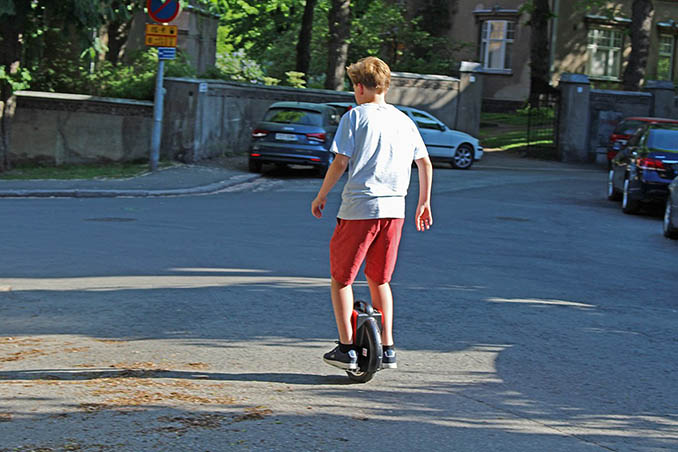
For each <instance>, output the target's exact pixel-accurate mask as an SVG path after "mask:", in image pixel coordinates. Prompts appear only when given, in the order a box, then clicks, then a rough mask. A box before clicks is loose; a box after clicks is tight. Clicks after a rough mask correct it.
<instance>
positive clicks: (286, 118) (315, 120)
mask: <svg viewBox="0 0 678 452" xmlns="http://www.w3.org/2000/svg"><path fill="white" fill-rule="evenodd" d="M264 121H267V122H281V123H284V124H303V125H307V126H321V125H322V123H323V117H322V115H321V114H320V113H318V112H317V111H310V110H299V109H296V108H272V109H270V110H269V111H267V112H266V116H265V117H264Z"/></svg>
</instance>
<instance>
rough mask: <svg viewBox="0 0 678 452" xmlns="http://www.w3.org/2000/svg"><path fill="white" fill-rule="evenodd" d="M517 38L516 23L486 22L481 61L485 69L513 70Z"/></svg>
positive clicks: (505, 21) (484, 24)
mask: <svg viewBox="0 0 678 452" xmlns="http://www.w3.org/2000/svg"><path fill="white" fill-rule="evenodd" d="M514 37H515V22H512V21H508V20H486V21H484V22H483V25H482V28H481V32H480V59H481V60H482V62H483V68H485V69H488V70H496V71H501V72H508V71H510V70H511V49H512V47H513V39H514Z"/></svg>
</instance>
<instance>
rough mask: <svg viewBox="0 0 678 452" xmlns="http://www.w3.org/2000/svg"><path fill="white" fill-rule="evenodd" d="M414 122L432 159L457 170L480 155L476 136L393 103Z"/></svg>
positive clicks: (343, 107) (343, 105)
mask: <svg viewBox="0 0 678 452" xmlns="http://www.w3.org/2000/svg"><path fill="white" fill-rule="evenodd" d="M328 105H331V106H333V107H334V108H336V109H337V110H338V111H339V113H340V114H343V113H345V112H347V111H348V110H350V109H351V108H353V107H355V104H353V103H349V102H330V103H328ZM394 106H395V107H396V108H397V109H399V110H400V111H402V112H403V113H405V114H406V115H407V116H409V117H410V119H412V121H414V123H415V124H416V125H417V128H418V129H419V133H420V134H421V137H422V139H423V140H424V144H425V145H426V149H427V150H428V154H429V156H430V157H431V160H433V161H434V162H436V161H437V162H444V163H449V164H450V165H452V167H453V168H457V169H469V168H470V167H471V166H472V165H473V162H475V161H477V160H480V159H482V158H483V148H482V146H481V145H480V142H479V141H478V139H477V138H474V137H472V136H471V135H469V134H468V133H464V132H460V131H458V130H452V129H450V128H449V127H447V126H446V125H445V124H443V122H442V121H440V120H439V119H438V118H436V117H435V116H433V115H432V114H430V113H427V112H425V111H423V110H419V109H417V108H413V107H404V106H402V105H394Z"/></svg>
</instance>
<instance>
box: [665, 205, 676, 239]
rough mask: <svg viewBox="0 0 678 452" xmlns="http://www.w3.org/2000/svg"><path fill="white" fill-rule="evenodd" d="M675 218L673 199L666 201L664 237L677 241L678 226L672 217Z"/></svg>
mask: <svg viewBox="0 0 678 452" xmlns="http://www.w3.org/2000/svg"><path fill="white" fill-rule="evenodd" d="M672 216H673V206H672V204H671V197H670V196H669V197H668V198H667V199H666V209H664V224H663V229H664V237H668V238H670V239H673V240H676V239H678V226H676V225H675V224H673V221H672V219H671V217H672Z"/></svg>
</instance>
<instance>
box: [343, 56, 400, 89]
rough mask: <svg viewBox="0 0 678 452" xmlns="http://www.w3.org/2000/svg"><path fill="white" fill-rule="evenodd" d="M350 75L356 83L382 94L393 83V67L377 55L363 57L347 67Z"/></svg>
mask: <svg viewBox="0 0 678 452" xmlns="http://www.w3.org/2000/svg"><path fill="white" fill-rule="evenodd" d="M346 72H347V74H348V77H349V78H350V79H351V82H352V83H353V84H354V85H357V84H361V85H363V86H364V87H365V88H370V89H374V90H376V92H377V93H378V94H381V93H383V92H385V91H386V90H388V87H389V86H390V85H391V69H390V68H389V67H388V64H386V63H384V62H383V61H382V60H380V59H379V58H377V57H366V58H361V59H360V60H358V62H356V63H353V64H352V65H350V66H348V67H347V68H346Z"/></svg>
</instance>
